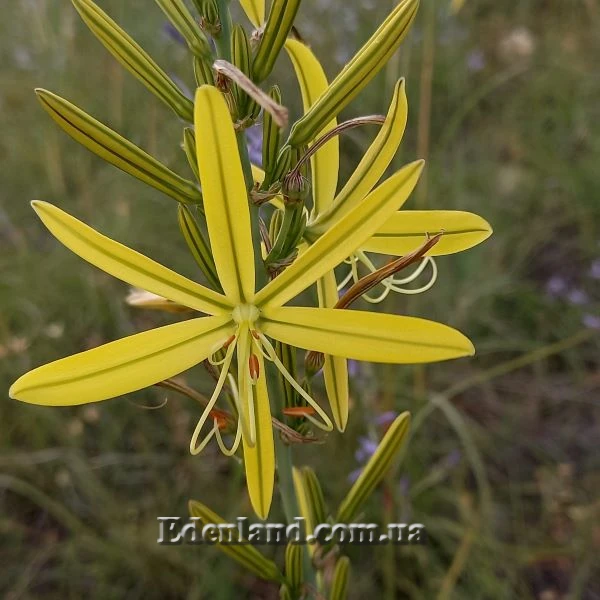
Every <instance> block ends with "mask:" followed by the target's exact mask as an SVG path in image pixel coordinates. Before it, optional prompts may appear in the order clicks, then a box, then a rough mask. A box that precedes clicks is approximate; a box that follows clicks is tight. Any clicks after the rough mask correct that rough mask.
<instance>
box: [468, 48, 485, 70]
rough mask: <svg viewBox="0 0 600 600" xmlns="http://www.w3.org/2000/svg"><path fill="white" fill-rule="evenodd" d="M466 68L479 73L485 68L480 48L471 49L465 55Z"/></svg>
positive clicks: (483, 56) (483, 55)
mask: <svg viewBox="0 0 600 600" xmlns="http://www.w3.org/2000/svg"><path fill="white" fill-rule="evenodd" d="M467 69H468V70H469V71H471V72H472V73H479V71H483V70H484V69H485V54H484V53H483V52H482V51H481V50H472V51H471V52H469V54H468V56H467Z"/></svg>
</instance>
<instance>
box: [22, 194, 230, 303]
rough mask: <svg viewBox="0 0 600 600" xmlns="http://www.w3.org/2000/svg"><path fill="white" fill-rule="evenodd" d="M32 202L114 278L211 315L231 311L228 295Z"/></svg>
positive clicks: (56, 231)
mask: <svg viewBox="0 0 600 600" xmlns="http://www.w3.org/2000/svg"><path fill="white" fill-rule="evenodd" d="M31 204H32V206H33V208H34V209H35V212H36V213H37V214H38V216H39V217H40V219H41V220H42V222H43V223H44V225H45V226H46V227H47V228H48V229H49V230H50V233H52V235H53V236H54V237H56V239H58V240H59V241H60V242H61V243H62V244H64V245H65V246H66V247H67V248H68V249H69V250H71V251H72V252H74V253H75V254H77V255H78V256H80V257H81V258H83V259H84V260H87V261H88V262H89V263H91V264H93V265H94V266H95V267H98V268H99V269H102V270H103V271H106V272H107V273H109V274H110V275H112V276H113V277H117V278H118V279H120V280H121V281H125V282H126V283H129V284H130V285H132V286H134V287H139V288H142V289H144V290H147V291H149V292H153V293H154V294H157V295H159V296H163V297H164V298H168V299H169V300H172V301H173V302H177V303H178V304H182V305H183V306H187V307H189V308H193V309H195V310H199V311H202V312H205V313H208V314H219V313H223V312H226V311H228V310H231V304H230V303H229V302H228V300H227V298H225V296H223V295H221V294H218V293H217V292H213V291H212V290H209V289H208V288H206V287H204V286H203V285H200V284H199V283H196V282H194V281H191V280H189V279H187V278H186V277H183V276H182V275H179V274H178V273H175V272H174V271H171V269H168V268H167V267H164V266H163V265H161V264H159V263H157V262H155V261H153V260H152V259H150V258H148V257H147V256H144V255H143V254H140V253H139V252H136V251H135V250H132V249H131V248H128V247H127V246H124V245H123V244H120V243H119V242H115V241H114V240H111V239H110V238H108V237H106V236H104V235H102V234H101V233H99V232H97V231H96V230H95V229H92V228H91V227H89V226H88V225H86V224H85V223H82V222H81V221H79V220H78V219H76V218H75V217H72V216H71V215H69V214H67V213H66V212H64V211H62V210H60V208H57V207H56V206H53V205H52V204H49V203H48V202H40V201H38V200H36V201H34V202H32V203H31Z"/></svg>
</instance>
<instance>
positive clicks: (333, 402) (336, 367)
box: [317, 271, 349, 431]
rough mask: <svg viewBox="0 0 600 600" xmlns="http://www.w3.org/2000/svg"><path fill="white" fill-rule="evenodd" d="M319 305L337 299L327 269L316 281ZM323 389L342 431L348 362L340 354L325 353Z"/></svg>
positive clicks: (345, 420) (332, 276)
mask: <svg viewBox="0 0 600 600" xmlns="http://www.w3.org/2000/svg"><path fill="white" fill-rule="evenodd" d="M317 292H318V296H319V306H321V307H323V308H333V307H334V306H335V304H336V302H337V301H338V291H337V281H336V279H335V273H334V272H333V271H329V272H327V273H325V275H323V277H321V279H319V280H318V281H317ZM323 378H324V380H325V391H326V392H327V399H328V400H329V406H330V407H331V414H332V415H333V420H334V421H335V426H336V427H337V428H338V430H339V431H344V430H345V429H346V425H347V423H348V396H349V391H348V364H347V363H346V359H345V358H342V357H340V356H331V355H330V354H325V364H324V365H323Z"/></svg>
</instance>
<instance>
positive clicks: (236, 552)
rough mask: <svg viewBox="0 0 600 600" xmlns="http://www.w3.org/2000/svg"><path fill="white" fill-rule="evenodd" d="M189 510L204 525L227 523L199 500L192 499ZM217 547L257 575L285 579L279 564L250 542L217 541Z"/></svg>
mask: <svg viewBox="0 0 600 600" xmlns="http://www.w3.org/2000/svg"><path fill="white" fill-rule="evenodd" d="M189 511H190V515H191V516H192V517H198V518H200V519H201V520H202V524H203V525H208V524H214V525H221V524H224V523H225V520H224V519H223V518H221V517H220V516H219V515H217V514H216V513H214V512H213V511H212V510H210V508H208V507H206V506H205V505H204V504H202V503H201V502H198V501H197V500H190V503H189ZM239 541H243V540H239ZM216 547H217V548H218V549H219V550H220V551H221V552H223V554H226V555H227V556H229V557H230V558H232V559H233V560H235V561H236V562H237V563H239V564H240V565H242V566H243V567H244V568H245V569H247V570H248V571H250V572H251V573H254V575H256V576H257V577H260V578H261V579H266V580H267V581H275V582H279V583H281V582H283V581H284V578H283V575H282V574H281V572H280V571H279V569H278V568H277V565H276V564H275V563H274V562H273V561H272V560H269V559H268V558H266V557H265V556H264V555H263V554H261V553H260V552H259V551H258V550H257V549H256V548H255V547H254V546H252V545H250V544H220V543H217V544H216Z"/></svg>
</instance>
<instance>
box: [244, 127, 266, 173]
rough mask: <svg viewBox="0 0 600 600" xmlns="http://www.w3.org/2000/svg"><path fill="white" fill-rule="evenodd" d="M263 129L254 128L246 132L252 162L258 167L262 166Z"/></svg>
mask: <svg viewBox="0 0 600 600" xmlns="http://www.w3.org/2000/svg"><path fill="white" fill-rule="evenodd" d="M262 137H263V130H262V127H259V126H254V127H250V128H249V129H247V130H246V144H247V146H248V154H249V155H250V161H251V162H252V163H254V164H255V165H256V166H258V167H260V166H262Z"/></svg>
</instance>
